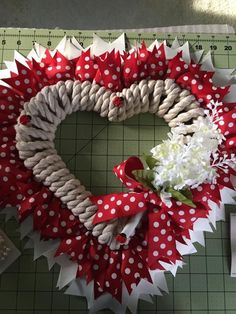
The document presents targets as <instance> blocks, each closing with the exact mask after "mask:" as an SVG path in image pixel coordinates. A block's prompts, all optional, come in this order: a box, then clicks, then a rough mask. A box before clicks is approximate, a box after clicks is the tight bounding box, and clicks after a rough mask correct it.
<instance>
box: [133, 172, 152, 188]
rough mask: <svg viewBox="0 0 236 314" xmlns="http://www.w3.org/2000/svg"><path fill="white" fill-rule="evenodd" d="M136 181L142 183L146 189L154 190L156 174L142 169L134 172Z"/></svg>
mask: <svg viewBox="0 0 236 314" xmlns="http://www.w3.org/2000/svg"><path fill="white" fill-rule="evenodd" d="M132 174H133V175H134V177H135V179H136V180H137V181H138V182H140V183H142V185H144V186H145V187H148V188H151V189H152V190H153V185H152V181H153V180H154V174H153V171H152V170H147V169H141V170H134V171H132Z"/></svg>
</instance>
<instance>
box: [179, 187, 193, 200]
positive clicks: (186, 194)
mask: <svg viewBox="0 0 236 314" xmlns="http://www.w3.org/2000/svg"><path fill="white" fill-rule="evenodd" d="M180 192H181V193H182V194H183V195H184V196H185V197H187V198H188V199H190V200H193V194H192V192H191V191H190V190H188V189H184V190H181V191H180Z"/></svg>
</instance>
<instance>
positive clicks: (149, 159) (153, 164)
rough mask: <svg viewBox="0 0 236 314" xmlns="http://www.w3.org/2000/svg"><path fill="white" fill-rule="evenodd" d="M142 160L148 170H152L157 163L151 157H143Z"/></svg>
mask: <svg viewBox="0 0 236 314" xmlns="http://www.w3.org/2000/svg"><path fill="white" fill-rule="evenodd" d="M144 159H145V161H146V164H147V165H148V167H149V168H150V169H153V168H154V167H155V166H156V165H157V163H158V160H157V159H155V158H153V157H152V155H144Z"/></svg>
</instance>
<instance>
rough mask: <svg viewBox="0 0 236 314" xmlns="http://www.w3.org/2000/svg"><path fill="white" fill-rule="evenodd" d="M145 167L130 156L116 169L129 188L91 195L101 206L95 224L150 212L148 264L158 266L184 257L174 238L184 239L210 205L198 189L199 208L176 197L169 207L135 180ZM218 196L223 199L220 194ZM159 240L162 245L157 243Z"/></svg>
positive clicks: (116, 172)
mask: <svg viewBox="0 0 236 314" xmlns="http://www.w3.org/2000/svg"><path fill="white" fill-rule="evenodd" d="M143 168H144V167H143V164H142V162H141V160H140V159H139V158H138V157H130V158H128V159H127V160H125V161H123V162H122V163H120V164H119V165H117V166H115V167H114V168H113V171H114V173H115V174H116V176H117V177H118V178H119V180H120V181H121V182H122V183H123V184H124V185H125V186H126V187H127V188H128V189H129V191H128V192H122V193H112V194H107V195H100V196H91V197H90V199H91V201H92V202H93V203H95V204H96V205H97V207H98V210H97V213H96V215H95V217H94V220H93V223H94V224H97V223H102V222H105V221H108V220H112V219H117V218H122V217H128V216H133V215H137V214H138V213H140V212H147V218H148V221H147V220H145V219H143V223H144V224H146V227H147V240H148V241H147V242H148V266H149V268H150V269H157V268H160V263H159V262H160V260H161V261H164V262H176V261H177V260H181V259H182V257H181V256H180V254H179V253H178V251H177V249H176V238H175V237H173V233H174V234H175V235H176V237H177V238H179V240H180V241H181V242H182V240H181V235H182V232H183V231H184V230H188V229H190V230H191V229H192V225H193V222H194V221H195V220H196V219H197V218H199V217H205V216H206V215H207V212H208V210H209V207H208V205H207V203H206V202H204V201H203V200H204V198H203V197H202V195H203V194H202V193H201V199H200V198H199V197H198V194H199V193H197V191H195V192H194V198H195V201H196V204H197V209H194V208H191V207H190V206H187V205H184V204H182V203H180V202H175V201H174V200H172V206H171V208H168V207H167V206H166V205H165V204H164V203H163V202H162V201H161V199H160V197H159V196H158V194H157V193H155V192H153V191H152V190H151V189H148V188H146V187H144V186H143V185H142V184H141V183H140V182H138V181H137V180H135V178H134V176H133V174H132V172H133V171H134V170H138V169H143ZM206 186H207V185H206ZM206 194H207V196H208V198H211V197H212V196H210V195H209V194H210V191H209V190H208V189H206ZM214 196H216V193H214ZM217 196H218V199H219V198H220V195H219V193H218V195H217ZM202 199H203V200H202ZM180 207H181V210H180ZM137 232H138V231H137ZM121 235H122V234H121ZM121 235H120V236H121ZM117 239H118V240H121V241H122V237H119V236H118V238H117ZM158 242H159V243H162V244H161V245H159V244H158V245H157V243H158Z"/></svg>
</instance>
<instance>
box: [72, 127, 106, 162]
mask: <svg viewBox="0 0 236 314" xmlns="http://www.w3.org/2000/svg"><path fill="white" fill-rule="evenodd" d="M109 124H110V122H108V123H107V124H106V125H105V126H104V127H103V128H102V129H101V130H100V131H99V132H98V133H97V134H96V135H94V136H93V137H91V138H90V139H89V140H88V142H87V143H86V144H84V145H83V146H82V147H81V148H80V149H79V150H77V151H76V152H75V153H74V154H73V155H72V156H71V158H70V159H69V160H67V162H66V165H67V166H68V164H69V162H71V161H72V160H73V159H74V158H75V157H76V156H77V154H79V153H80V152H81V151H82V150H83V149H84V148H86V147H87V146H88V145H89V144H90V143H91V142H92V141H93V140H94V139H95V138H96V137H97V136H98V135H99V134H100V133H102V131H104V130H105V129H106V128H107V127H108V125H109Z"/></svg>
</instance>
